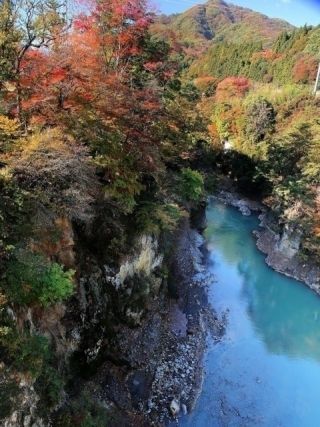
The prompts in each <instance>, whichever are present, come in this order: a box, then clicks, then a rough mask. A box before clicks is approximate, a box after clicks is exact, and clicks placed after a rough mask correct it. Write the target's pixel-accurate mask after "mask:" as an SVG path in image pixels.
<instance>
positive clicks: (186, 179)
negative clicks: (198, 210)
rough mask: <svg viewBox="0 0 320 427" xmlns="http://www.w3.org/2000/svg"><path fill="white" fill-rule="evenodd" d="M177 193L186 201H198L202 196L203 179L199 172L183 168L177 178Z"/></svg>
mask: <svg viewBox="0 0 320 427" xmlns="http://www.w3.org/2000/svg"><path fill="white" fill-rule="evenodd" d="M178 188H179V193H180V194H181V196H182V197H183V199H185V200H186V201H188V202H199V201H200V200H201V199H202V197H203V196H204V179H203V176H202V175H201V173H200V172H198V171H195V170H192V169H190V168H183V169H182V171H181V175H180V179H179V184H178Z"/></svg>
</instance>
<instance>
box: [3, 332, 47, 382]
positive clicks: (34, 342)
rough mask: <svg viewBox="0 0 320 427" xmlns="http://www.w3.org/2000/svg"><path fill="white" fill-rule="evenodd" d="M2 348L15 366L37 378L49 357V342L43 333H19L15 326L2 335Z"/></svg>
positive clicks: (6, 358) (7, 360) (6, 357)
mask: <svg viewBox="0 0 320 427" xmlns="http://www.w3.org/2000/svg"><path fill="white" fill-rule="evenodd" d="M0 346H1V347H2V348H1V350H2V351H3V354H4V355H5V358H4V359H5V360H6V362H7V363H9V364H10V365H11V366H12V367H13V368H15V369H17V370H18V371H22V372H29V373H30V374H31V375H32V376H33V377H34V378H37V377H38V376H39V375H40V374H41V372H42V369H43V366H44V364H45V363H46V362H47V361H48V359H49V355H50V353H49V342H48V340H47V338H46V337H44V336H41V335H31V334H30V333H25V334H21V335H20V334H19V333H18V332H17V331H16V330H15V329H13V328H9V327H8V328H7V332H6V333H3V334H1V335H0Z"/></svg>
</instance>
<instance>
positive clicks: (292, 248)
mask: <svg viewBox="0 0 320 427" xmlns="http://www.w3.org/2000/svg"><path fill="white" fill-rule="evenodd" d="M259 218H260V221H261V222H260V226H261V229H259V230H257V231H256V232H255V233H254V234H255V236H256V237H257V247H258V249H260V250H261V251H262V252H263V253H265V254H266V255H267V258H266V263H267V264H268V265H269V266H270V267H272V268H274V269H275V270H276V271H279V272H280V273H283V274H285V275H287V276H290V277H293V278H294V279H297V280H299V281H302V282H304V283H305V284H307V285H308V286H309V287H310V288H311V289H312V290H314V291H315V292H316V293H318V294H319V295H320V268H319V267H318V266H317V265H316V264H314V263H313V262H310V261H304V260H302V259H301V257H300V242H301V231H300V230H297V229H293V228H290V227H289V226H285V227H284V230H283V232H282V233H281V234H279V233H277V232H275V231H274V230H273V228H274V223H273V222H272V220H270V217H269V216H268V215H267V213H266V212H265V213H262V214H261V215H260V217H259Z"/></svg>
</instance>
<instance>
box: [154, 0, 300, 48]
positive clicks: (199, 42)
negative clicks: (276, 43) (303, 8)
mask: <svg viewBox="0 0 320 427" xmlns="http://www.w3.org/2000/svg"><path fill="white" fill-rule="evenodd" d="M292 28H293V26H292V25H290V24H289V23H288V22H285V21H282V20H280V19H271V18H268V17H267V16H265V15H262V14H261V13H257V12H254V11H252V10H250V9H246V8H243V7H239V6H235V5H233V4H228V3H226V2H224V1H223V0H209V1H208V2H207V3H206V4H201V5H197V6H194V7H192V8H191V9H189V10H187V11H186V12H184V13H181V14H176V15H171V16H162V17H160V18H159V21H158V22H156V23H155V24H154V26H153V31H154V32H155V33H157V34H159V35H161V36H163V37H164V38H168V37H170V35H172V33H174V34H175V36H176V37H177V40H178V41H179V42H180V43H182V44H183V45H184V46H185V47H190V48H193V47H194V48H196V49H199V48H201V47H206V46H208V45H210V44H211V43H212V41H214V42H219V41H220V42H221V41H226V42H230V43H243V42H257V41H261V42H262V43H263V45H264V46H268V45H270V44H271V43H272V42H273V40H274V39H275V38H277V36H278V35H279V34H280V33H281V32H282V31H285V30H291V29H292Z"/></svg>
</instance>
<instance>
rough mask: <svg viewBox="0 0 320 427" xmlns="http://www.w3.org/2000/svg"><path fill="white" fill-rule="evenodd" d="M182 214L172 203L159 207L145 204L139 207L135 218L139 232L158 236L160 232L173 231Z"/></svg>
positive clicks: (158, 205)
mask: <svg viewBox="0 0 320 427" xmlns="http://www.w3.org/2000/svg"><path fill="white" fill-rule="evenodd" d="M183 214H184V212H183V211H182V209H181V208H180V207H179V206H178V205H176V204H173V203H166V204H163V205H160V204H158V203H152V202H145V203H143V204H142V205H141V206H140V207H139V209H138V210H137V212H136V214H135V217H136V224H137V227H138V229H139V230H141V231H143V232H145V233H148V234H154V235H159V234H160V233H161V232H171V231H173V230H174V229H175V228H176V226H177V224H178V221H179V219H180V218H181V217H182V216H183Z"/></svg>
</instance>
